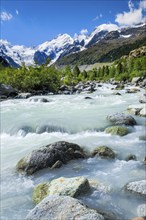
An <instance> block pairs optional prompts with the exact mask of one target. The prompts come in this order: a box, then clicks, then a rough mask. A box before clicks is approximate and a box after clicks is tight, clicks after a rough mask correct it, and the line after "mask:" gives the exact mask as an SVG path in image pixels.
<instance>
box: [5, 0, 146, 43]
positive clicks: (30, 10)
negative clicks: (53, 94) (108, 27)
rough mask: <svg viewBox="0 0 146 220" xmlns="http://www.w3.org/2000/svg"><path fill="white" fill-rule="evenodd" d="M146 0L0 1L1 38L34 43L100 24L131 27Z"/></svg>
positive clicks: (143, 12)
mask: <svg viewBox="0 0 146 220" xmlns="http://www.w3.org/2000/svg"><path fill="white" fill-rule="evenodd" d="M145 8H146V1H145V0H141V1H140V0H137V1H136V0H133V1H132V0H130V1H127V0H106V1H105V0H96V1H89V0H80V1H79V0H74V1H69V0H68V1H62V0H60V1H56V0H54V1H41V0H40V1H35V0H25V1H21V0H17V1H14V0H5V1H1V39H5V40H8V41H9V42H11V43H12V44H23V45H26V46H35V45H38V44H41V43H43V42H45V41H47V40H51V39H52V38H54V37H55V36H57V35H58V34H63V33H68V34H70V35H71V36H72V37H73V36H74V34H75V33H77V34H79V33H80V31H81V30H84V29H87V30H88V33H90V32H91V31H93V29H94V28H95V27H96V26H98V25H100V24H103V23H115V24H117V25H119V26H126V25H128V26H130V25H133V24H136V23H139V22H141V21H144V14H145V10H146V9H145Z"/></svg>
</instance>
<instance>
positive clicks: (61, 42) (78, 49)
mask: <svg viewBox="0 0 146 220" xmlns="http://www.w3.org/2000/svg"><path fill="white" fill-rule="evenodd" d="M139 28H142V29H144V24H142V25H139V26H134V27H127V28H125V29H120V28H119V27H118V26H117V25H115V24H102V25H100V26H98V27H96V28H95V29H94V30H93V32H91V34H89V35H88V36H86V35H85V34H81V35H76V36H74V38H72V37H71V36H70V35H68V34H60V35H58V36H57V37H56V38H54V39H52V40H50V41H46V42H44V43H42V44H40V45H38V46H36V47H25V46H23V45H14V46H13V45H11V44H10V43H9V42H8V41H5V40H0V57H2V58H3V59H5V60H6V62H8V63H9V64H10V66H12V67H19V66H21V65H22V63H23V62H25V64H26V65H27V66H30V65H34V64H39V65H40V64H43V63H45V62H46V60H47V58H48V57H49V58H50V59H51V63H50V64H53V63H55V62H56V61H57V63H58V64H60V62H62V60H63V62H64V59H66V58H67V57H68V56H76V55H77V54H78V53H79V54H80V53H81V54H82V53H83V54H84V53H85V54H86V51H88V50H89V51H90V50H91V48H92V47H94V46H95V47H96V45H98V44H100V43H101V44H102V41H104V42H105V41H106V42H107V41H110V40H111V37H114V38H119V37H122V38H124V39H129V38H130V37H131V34H130V33H131V32H130V33H129V31H128V30H130V29H133V33H134V32H137V30H138V29H139ZM113 33H114V35H113ZM133 33H132V34H133ZM110 35H111V36H110ZM108 38H109V39H108ZM139 38H140V37H139ZM118 41H119V39H118ZM113 49H114V48H113ZM132 49H133V48H132ZM134 49H135V48H134ZM74 54H76V55H74ZM67 59H68V58H67ZM93 62H94V61H93V60H92V61H91V63H93ZM67 64H68V63H67Z"/></svg>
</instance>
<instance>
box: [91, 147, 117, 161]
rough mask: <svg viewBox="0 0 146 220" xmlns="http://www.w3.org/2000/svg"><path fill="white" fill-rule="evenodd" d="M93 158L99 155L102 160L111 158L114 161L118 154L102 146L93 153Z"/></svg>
mask: <svg viewBox="0 0 146 220" xmlns="http://www.w3.org/2000/svg"><path fill="white" fill-rule="evenodd" d="M92 155H93V156H95V155H99V156H100V157H101V158H111V159H114V158H115V156H116V154H115V153H114V151H113V150H112V149H111V148H109V147H107V146H100V147H98V148H96V149H95V150H94V151H93V154H92Z"/></svg>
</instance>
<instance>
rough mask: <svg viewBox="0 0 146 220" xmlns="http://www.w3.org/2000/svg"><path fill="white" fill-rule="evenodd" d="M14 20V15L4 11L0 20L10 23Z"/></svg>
mask: <svg viewBox="0 0 146 220" xmlns="http://www.w3.org/2000/svg"><path fill="white" fill-rule="evenodd" d="M12 18H13V16H12V14H10V13H8V12H5V11H2V12H1V13H0V19H1V21H9V20H11V19H12Z"/></svg>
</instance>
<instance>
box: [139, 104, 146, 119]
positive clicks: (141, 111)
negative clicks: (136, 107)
mask: <svg viewBox="0 0 146 220" xmlns="http://www.w3.org/2000/svg"><path fill="white" fill-rule="evenodd" d="M139 115H140V116H143V117H146V106H144V108H143V109H141V110H140V112H139Z"/></svg>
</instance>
